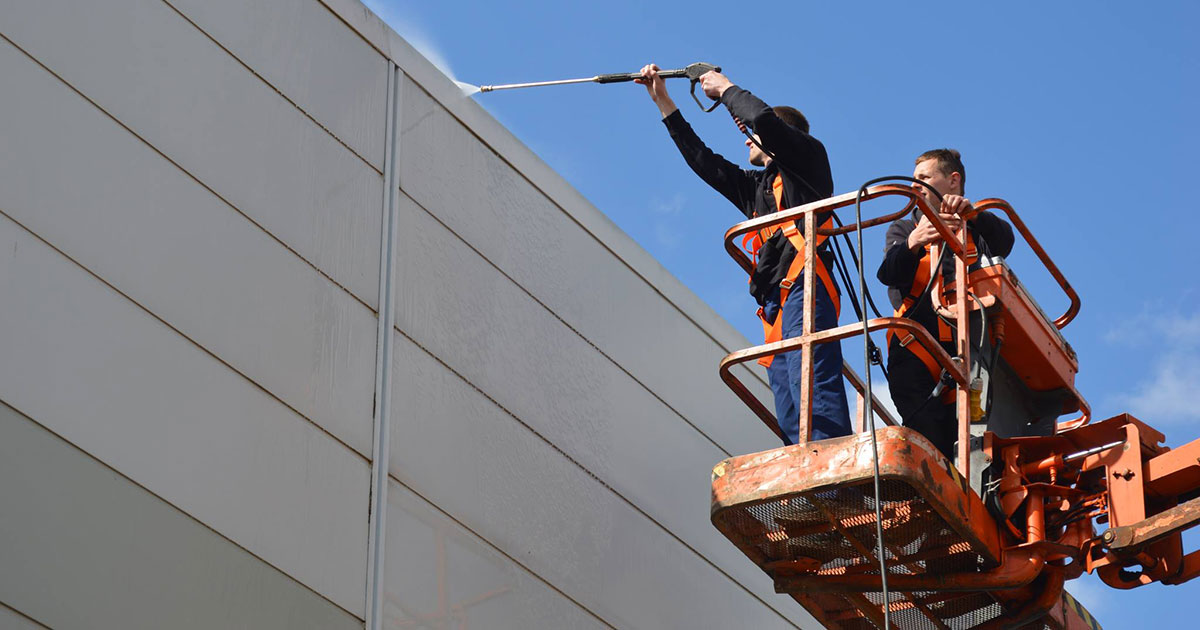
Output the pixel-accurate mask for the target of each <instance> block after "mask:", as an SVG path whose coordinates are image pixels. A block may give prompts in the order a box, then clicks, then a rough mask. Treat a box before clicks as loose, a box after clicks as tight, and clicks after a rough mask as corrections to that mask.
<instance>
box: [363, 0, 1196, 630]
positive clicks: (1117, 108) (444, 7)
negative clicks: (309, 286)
mask: <svg viewBox="0 0 1200 630" xmlns="http://www.w3.org/2000/svg"><path fill="white" fill-rule="evenodd" d="M367 5H368V6H370V7H371V8H372V9H374V10H375V11H376V13H378V14H379V15H380V16H381V17H383V18H384V19H385V20H386V21H387V22H388V23H389V24H391V26H392V27H393V28H394V29H395V30H396V31H397V32H399V33H400V34H401V35H403V36H405V37H406V38H407V39H408V40H409V41H410V42H411V43H413V44H414V46H416V47H417V48H418V49H419V50H421V51H422V52H423V53H425V54H426V55H427V56H429V57H430V58H431V59H433V60H434V61H435V63H437V64H438V65H439V66H440V67H442V68H443V70H444V71H446V72H447V73H448V74H451V75H452V76H453V77H454V78H455V79H458V80H460V81H465V82H468V83H472V84H476V85H478V84H501V83H513V82H526V81H541V80H551V79H565V78H576V77H588V76H592V75H595V74H600V73H609V72H629V71H635V70H637V69H639V68H640V67H641V66H642V65H643V64H645V63H648V62H651V61H653V62H655V63H658V64H659V65H660V66H662V67H681V66H684V65H686V64H688V63H690V62H693V61H708V62H711V63H715V64H717V65H720V66H722V67H723V68H724V70H725V74H726V75H727V76H729V78H730V79H731V80H732V81H733V82H734V83H737V84H738V85H741V86H742V87H745V88H747V89H749V90H751V91H752V92H754V93H756V94H757V95H759V96H760V97H761V98H763V99H764V100H765V101H767V102H768V103H770V104H789V105H793V106H796V107H798V108H800V109H801V110H803V111H804V112H805V114H806V115H807V116H808V118H809V120H810V121H811V123H812V131H813V135H815V136H817V137H818V138H820V139H821V140H822V141H823V142H824V143H825V146H826V148H827V149H828V151H829V155H830V161H831V164H832V167H833V175H834V181H835V186H836V189H837V191H838V192H839V193H840V192H849V191H853V190H855V189H856V188H857V187H858V186H859V185H860V184H861V183H862V182H863V181H865V180H867V179H871V178H874V177H877V176H882V175H892V174H901V175H909V174H911V172H912V160H913V158H914V157H915V156H916V155H918V154H920V153H921V152H922V151H924V150H926V149H930V148H935V147H942V146H949V147H954V148H957V149H959V150H960V151H962V153H963V159H964V162H965V164H966V168H967V175H968V178H967V191H966V192H967V196H968V197H970V198H972V199H981V198H984V197H1001V198H1004V199H1006V200H1008V201H1009V202H1011V203H1012V204H1013V205H1014V206H1015V207H1016V209H1017V211H1018V213H1019V214H1020V215H1021V217H1022V218H1023V219H1024V220H1025V222H1026V223H1027V224H1028V225H1029V226H1030V228H1031V229H1032V230H1033V232H1034V234H1035V235H1036V236H1037V237H1038V239H1039V240H1040V241H1041V242H1042V244H1043V246H1044V247H1045V248H1046V249H1047V250H1048V251H1049V252H1050V254H1051V256H1053V257H1054V259H1055V261H1056V262H1057V263H1058V265H1059V267H1060V268H1061V269H1062V271H1063V273H1064V274H1065V275H1066V277H1067V278H1068V280H1070V282H1071V283H1072V284H1073V285H1074V286H1075V288H1076V290H1077V291H1078V292H1079V294H1080V295H1081V296H1082V300H1083V308H1082V311H1081V313H1080V315H1079V317H1078V318H1077V319H1076V320H1075V322H1073V323H1072V324H1071V325H1070V326H1068V327H1067V328H1066V329H1065V331H1064V333H1065V335H1066V336H1067V338H1068V340H1069V341H1070V343H1071V344H1072V346H1073V347H1074V348H1075V349H1076V351H1077V352H1078V354H1079V359H1080V366H1081V367H1080V373H1079V377H1078V380H1077V386H1078V388H1079V389H1080V391H1081V392H1082V393H1083V394H1084V396H1085V397H1087V399H1088V400H1089V402H1090V403H1091V405H1092V408H1093V410H1094V415H1095V417H1096V418H1106V417H1109V416H1111V415H1114V414H1117V413H1121V412H1126V411H1127V412H1129V413H1132V414H1133V415H1135V416H1137V417H1139V418H1140V419H1142V420H1144V421H1146V422H1148V423H1150V424H1151V425H1153V426H1155V427H1157V428H1159V429H1160V430H1162V431H1163V432H1164V433H1166V435H1167V441H1168V444H1170V445H1179V444H1182V443H1185V442H1187V441H1189V440H1191V439H1193V438H1196V437H1200V406H1197V405H1195V404H1194V403H1193V395H1192V394H1193V392H1195V391H1200V355H1198V353H1197V351H1198V350H1200V308H1197V307H1198V306H1200V280H1198V276H1197V275H1196V273H1195V271H1194V269H1193V267H1192V259H1193V258H1194V256H1195V254H1196V250H1197V249H1198V248H1197V246H1196V245H1195V244H1194V243H1195V241H1196V238H1195V232H1196V231H1197V228H1198V227H1200V218H1198V217H1197V213H1198V212H1200V201H1198V199H1200V197H1198V196H1197V193H1196V192H1194V191H1193V190H1192V188H1191V187H1192V185H1193V183H1194V182H1195V181H1196V180H1197V179H1198V178H1200V159H1197V153H1196V151H1197V147H1198V146H1200V123H1198V122H1197V115H1198V114H1197V112H1200V85H1198V82H1197V76H1200V44H1198V43H1197V37H1196V36H1195V35H1194V33H1193V32H1192V31H1193V28H1194V26H1195V25H1196V24H1197V23H1198V22H1200V3H1193V2H1183V1H1178V2H1156V3H1138V4H1137V5H1135V4H1134V3H1129V2H1125V3H1117V2H1107V1H1094V2H1038V3H1034V2H1020V1H1015V2H1005V3H986V4H985V3H965V2H907V3H899V2H861V3H851V2H788V3H772V5H766V4H762V5H755V6H751V5H736V6H735V5H732V4H719V3H712V2H691V3H676V2H660V3H646V4H643V3H634V2H624V1H619V0H618V1H610V2H604V3H568V2H522V3H516V4H513V3H491V2H479V1H477V0H476V1H468V0H442V2H438V3H431V2H430V3H413V2H398V1H396V0H367ZM671 89H672V93H673V96H674V97H675V100H676V102H677V103H678V104H679V105H680V108H681V109H682V110H683V112H684V115H685V116H686V117H687V118H688V120H689V121H690V122H691V123H692V125H693V126H694V127H695V128H696V130H697V132H698V133H699V134H700V135H701V137H703V138H705V140H706V141H707V142H708V143H709V145H710V146H711V147H713V149H714V150H716V151H717V152H719V153H723V154H724V155H726V157H728V158H729V159H731V160H733V161H735V162H742V161H744V159H745V155H746V151H745V148H744V147H743V146H742V143H741V136H740V135H739V133H738V131H737V129H736V128H735V127H734V126H733V124H732V123H731V122H730V118H729V116H728V114H726V113H725V112H724V109H723V108H722V109H718V110H717V111H716V112H714V113H712V114H704V113H701V112H700V111H699V109H698V108H696V106H695V104H694V103H692V102H691V99H690V98H689V97H688V96H687V83H686V82H684V81H675V82H673V83H671ZM475 98H476V100H477V101H478V102H479V103H480V104H481V105H482V106H483V107H484V108H485V109H487V110H488V111H489V112H490V113H491V114H492V115H493V116H495V117H496V118H497V119H498V120H499V121H500V122H501V123H503V124H504V125H505V126H507V127H508V128H509V129H510V130H512V131H513V133H514V134H516V135H517V137H519V138H520V139H521V140H522V141H524V142H525V143H526V144H527V145H528V146H530V147H531V148H532V149H533V150H534V151H535V152H537V153H538V154H539V155H540V156H541V157H542V158H543V159H544V160H545V161H546V162H547V163H548V164H549V165H550V166H551V167H553V168H554V169H555V170H557V171H558V172H559V173H560V174H561V175H562V176H563V177H564V178H566V179H567V181H569V182H570V183H571V184H572V185H573V186H575V187H576V188H577V189H578V190H579V191H580V192H581V193H582V194H583V195H584V196H585V197H587V198H588V199H589V200H590V201H591V202H592V203H593V204H595V205H596V207H597V208H599V209H600V210H601V211H602V212H604V213H605V214H606V215H608V216H609V217H610V218H611V219H612V220H613V221H614V222H615V223H616V224H617V225H618V226H620V227H621V228H622V229H623V230H625V231H626V232H627V233H628V234H629V235H630V236H631V237H632V238H633V239H634V240H636V241H637V242H638V243H639V244H641V245H642V246H643V247H644V248H645V249H646V250H648V251H649V252H650V253H651V254H652V255H653V256H654V257H655V258H657V259H658V260H659V261H660V262H661V263H662V264H663V265H664V266H665V267H666V268H667V269H668V270H669V271H671V272H672V273H673V274H674V275H675V276H676V277H678V278H679V279H680V280H681V281H682V282H683V283H684V284H685V285H687V286H688V287H689V288H691V289H692V290H693V291H695V292H696V293H697V294H698V295H699V296H700V297H701V298H702V299H704V300H705V301H706V302H707V303H708V304H710V305H711V306H712V307H713V308H714V309H715V310H716V311H717V312H718V313H719V314H721V315H722V316H723V317H725V318H726V319H728V320H729V321H730V322H731V323H732V324H733V325H734V326H736V327H737V328H738V329H739V330H741V331H742V332H743V333H744V334H745V335H746V336H747V337H749V338H751V339H752V340H753V339H754V338H755V337H756V336H757V335H760V334H761V328H760V326H759V324H758V322H757V320H756V319H755V318H754V316H753V311H754V308H755V305H754V304H753V301H752V300H751V299H750V297H749V296H748V295H747V294H746V292H745V286H746V285H745V278H744V276H743V275H741V272H740V270H739V269H738V267H737V266H736V265H735V264H734V263H733V262H732V261H731V260H730V259H729V258H728V257H727V256H726V255H725V253H724V251H723V250H722V247H721V235H722V234H723V233H724V231H725V229H726V228H728V227H729V226H730V225H732V224H733V223H735V222H737V221H738V220H739V217H740V215H739V213H738V212H737V210H735V209H734V208H733V207H732V206H730V205H728V203H727V202H726V201H725V200H724V199H723V198H721V197H720V196H719V195H717V194H716V193H715V192H713V191H711V190H710V189H708V188H707V187H705V185H704V184H703V183H702V182H700V181H699V180H698V179H697V178H696V177H695V176H694V175H693V174H692V172H691V171H690V170H689V169H688V168H687V166H686V165H685V164H684V163H683V160H682V159H681V158H680V157H679V155H678V153H677V151H676V150H675V148H674V145H673V144H672V143H671V141H670V139H669V138H668V136H667V134H666V132H665V130H664V129H663V127H662V124H661V123H660V122H659V115H658V112H657V110H656V109H655V107H654V105H653V104H652V103H651V102H650V100H649V99H648V98H647V97H646V96H645V91H644V90H643V88H641V87H640V86H637V85H633V84H618V85H594V84H585V85H573V86H561V87H546V88H535V89H529V90H516V91H511V92H497V93H490V94H480V95H477V96H476V97H475ZM879 211H880V212H882V209H879ZM882 238H883V231H882V229H878V230H877V231H875V232H874V233H872V232H868V233H867V234H866V239H867V245H866V248H867V261H868V262H867V265H868V269H869V270H870V271H871V272H873V270H874V268H875V267H876V266H877V265H878V262H879V259H880V255H881V250H882ZM1009 262H1010V264H1011V265H1012V266H1013V267H1014V268H1015V269H1016V270H1017V272H1018V273H1019V274H1020V276H1021V278H1022V280H1023V281H1024V282H1025V283H1026V284H1027V285H1028V286H1029V287H1030V288H1031V290H1032V291H1033V293H1034V295H1035V296H1036V297H1037V298H1038V299H1039V300H1040V301H1041V303H1042V306H1043V308H1044V309H1045V310H1046V311H1047V312H1048V313H1050V314H1051V315H1052V316H1053V315H1057V314H1059V313H1061V312H1062V311H1063V310H1064V309H1065V307H1066V300H1065V298H1063V297H1062V293H1061V292H1060V291H1058V289H1057V288H1056V286H1055V285H1054V284H1053V283H1052V281H1051V279H1050V277H1049V276H1048V275H1047V274H1045V273H1044V272H1041V270H1040V265H1039V264H1038V262H1037V260H1036V259H1035V258H1034V257H1033V256H1032V255H1031V254H1030V253H1029V251H1028V249H1027V248H1023V247H1022V246H1021V244H1020V243H1018V246H1017V248H1016V249H1015V251H1014V252H1013V255H1012V256H1011V257H1010V259H1009ZM872 290H873V292H874V294H875V296H876V302H877V303H879V304H880V305H881V306H882V305H883V302H884V301H886V297H885V294H884V292H883V289H882V287H879V286H878V285H875V286H874V287H873V288H872ZM847 315H852V311H850V309H849V308H848V306H847V308H846V310H845V311H844V312H843V323H845V322H847V321H849V320H848V319H847ZM846 352H847V357H850V358H851V361H852V362H854V361H855V360H856V359H857V358H858V357H861V356H862V350H861V346H860V345H857V344H855V345H853V346H851V345H847V346H846ZM877 382H878V379H877ZM746 421H747V422H748V423H750V422H756V421H755V420H752V419H751V418H750V416H749V415H747V418H746ZM1190 542H1191V544H1192V546H1193V548H1194V547H1195V546H1197V544H1198V543H1200V537H1192V539H1191V540H1190ZM1198 582H1200V580H1197V581H1195V582H1193V583H1192V584H1188V585H1184V586H1180V587H1163V586H1151V587H1146V588H1142V589H1137V590H1134V591H1115V590H1111V589H1107V587H1105V586H1103V585H1102V584H1101V583H1099V582H1098V581H1096V580H1093V579H1090V578H1086V577H1085V578H1084V579H1083V580H1080V581H1076V582H1074V583H1072V584H1071V585H1070V586H1069V588H1070V590H1071V591H1072V592H1075V593H1077V594H1078V596H1079V597H1080V599H1081V600H1083V601H1084V602H1085V603H1086V604H1087V605H1088V606H1089V608H1091V609H1092V610H1093V611H1094V612H1095V613H1096V615H1097V616H1098V617H1099V619H1100V620H1101V622H1102V623H1103V625H1104V627H1105V628H1108V629H1109V630H1114V629H1120V628H1141V627H1147V626H1150V625H1152V624H1155V623H1181V622H1185V623H1188V626H1190V625H1193V622H1194V620H1193V619H1190V617H1191V615H1190V614H1189V612H1190V611H1189V608H1190V607H1189V606H1188V605H1187V604H1188V603H1189V600H1193V601H1194V600H1195V599H1197V598H1200V583H1198Z"/></svg>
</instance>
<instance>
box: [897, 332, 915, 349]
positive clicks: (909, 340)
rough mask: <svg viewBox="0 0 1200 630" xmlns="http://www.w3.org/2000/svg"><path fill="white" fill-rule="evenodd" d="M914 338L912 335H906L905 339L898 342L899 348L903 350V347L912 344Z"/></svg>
mask: <svg viewBox="0 0 1200 630" xmlns="http://www.w3.org/2000/svg"><path fill="white" fill-rule="evenodd" d="M916 338H917V336H916V335H914V334H912V333H908V336H907V337H905V338H903V339H901V340H900V347H901V348H904V347H906V346H908V344H910V343H912V341H913V339H916Z"/></svg>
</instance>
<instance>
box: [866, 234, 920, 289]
mask: <svg viewBox="0 0 1200 630" xmlns="http://www.w3.org/2000/svg"><path fill="white" fill-rule="evenodd" d="M916 227H917V224H916V222H915V221H913V220H911V219H900V220H898V221H894V222H893V223H892V225H891V226H890V227H888V231H887V237H886V240H885V245H884V247H885V250H884V254H883V262H882V263H881V264H880V265H879V271H878V272H876V274H875V277H876V278H878V279H879V281H880V282H882V283H883V284H886V285H887V286H888V287H890V288H893V289H898V290H899V291H900V292H901V293H905V292H907V291H908V290H909V289H910V288H911V287H912V283H913V278H914V277H916V275H917V265H919V264H920V263H921V257H920V256H918V255H917V254H915V253H913V251H912V250H911V249H909V248H908V235H909V234H912V231H913V230H914V229H916Z"/></svg>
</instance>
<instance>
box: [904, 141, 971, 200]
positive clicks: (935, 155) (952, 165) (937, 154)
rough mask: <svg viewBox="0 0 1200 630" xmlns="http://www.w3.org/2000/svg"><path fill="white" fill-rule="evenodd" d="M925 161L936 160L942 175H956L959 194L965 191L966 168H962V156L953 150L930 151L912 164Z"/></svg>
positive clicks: (918, 157)
mask: <svg viewBox="0 0 1200 630" xmlns="http://www.w3.org/2000/svg"><path fill="white" fill-rule="evenodd" d="M925 160H937V164H938V170H940V171H941V172H942V175H949V174H950V173H958V176H959V177H958V184H959V188H960V190H959V192H960V193H962V192H965V191H966V190H967V168H966V167H965V166H963V163H962V154H960V153H959V152H958V151H956V150H954V149H932V150H929V151H926V152H924V153H922V154H921V155H919V156H917V161H916V162H913V164H920V163H921V162H924V161H925Z"/></svg>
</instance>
